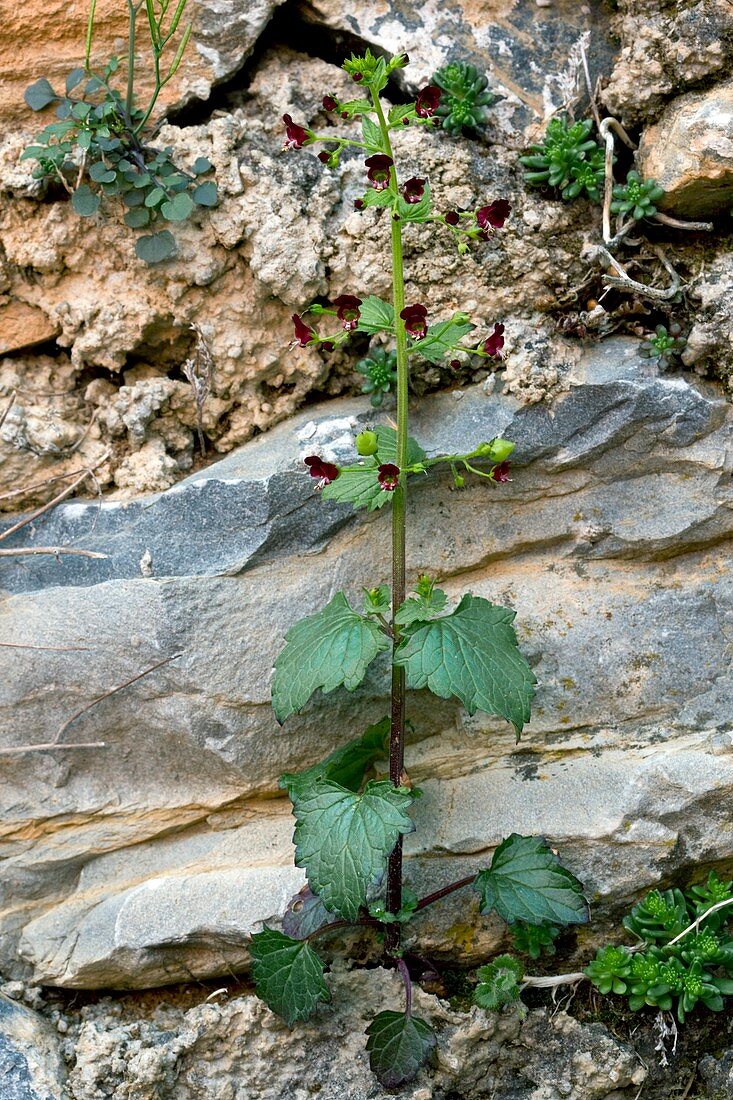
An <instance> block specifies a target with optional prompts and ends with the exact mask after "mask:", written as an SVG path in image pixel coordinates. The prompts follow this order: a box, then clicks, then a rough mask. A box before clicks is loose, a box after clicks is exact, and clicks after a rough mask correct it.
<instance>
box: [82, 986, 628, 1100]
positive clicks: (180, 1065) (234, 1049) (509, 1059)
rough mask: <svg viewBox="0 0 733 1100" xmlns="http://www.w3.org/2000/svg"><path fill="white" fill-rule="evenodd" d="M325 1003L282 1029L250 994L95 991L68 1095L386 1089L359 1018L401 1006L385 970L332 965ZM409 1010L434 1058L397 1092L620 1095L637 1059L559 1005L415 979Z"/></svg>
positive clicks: (593, 1098) (331, 1093)
mask: <svg viewBox="0 0 733 1100" xmlns="http://www.w3.org/2000/svg"><path fill="white" fill-rule="evenodd" d="M329 981H330V984H331V987H332V991H333V1003H332V1005H329V1006H328V1007H327V1008H325V1009H324V1010H322V1011H320V1012H319V1013H318V1014H317V1015H316V1016H315V1017H314V1018H313V1019H311V1020H310V1021H309V1022H308V1023H306V1024H298V1025H297V1026H296V1027H295V1028H294V1029H293V1030H292V1031H291V1030H289V1029H288V1028H287V1027H286V1026H285V1025H284V1024H283V1023H282V1021H281V1020H279V1019H277V1017H275V1016H274V1015H273V1014H272V1013H271V1012H270V1011H269V1009H267V1008H266V1007H265V1006H264V1005H263V1004H262V1002H261V1001H258V1000H256V999H255V998H254V997H251V996H249V997H248V996H240V997H233V998H231V999H224V1000H223V1001H222V1002H221V1003H217V1004H201V1005H198V1006H196V1007H194V1008H190V1009H188V1010H187V1011H185V1012H181V1011H180V1010H178V1009H176V1008H174V1007H173V1006H171V1007H166V1006H161V1007H160V1008H159V1009H157V1010H156V1011H155V1012H154V1013H153V1014H151V1015H149V1016H148V1017H147V1018H143V1019H140V1018H139V1016H138V1018H137V1019H135V1018H134V1017H133V1018H132V1019H131V1018H130V1016H131V1014H130V1013H129V1012H125V1013H123V1014H120V1013H119V1012H117V1014H116V1016H115V1017H112V1018H110V1014H109V1008H110V1006H109V1005H107V1004H105V1003H104V1002H102V1003H101V1004H99V1005H96V1006H90V1007H89V1008H88V1009H83V1010H82V1013H81V1026H80V1028H79V1030H78V1034H77V1035H75V1036H74V1038H73V1048H72V1049H73V1056H74V1062H75V1065H74V1068H73V1070H72V1072H71V1075H70V1079H69V1089H70V1095H71V1100H99V1098H100V1097H102V1096H105V1095H109V1092H108V1091H107V1090H109V1089H110V1088H113V1089H114V1093H113V1095H114V1097H115V1100H147V1098H148V1097H150V1096H155V1097H156V1100H221V1098H222V1097H228V1098H230V1100H280V1097H291V1096H292V1097H296V1096H297V1097H298V1098H299V1100H300V1098H302V1100H308V1098H310V1097H314V1096H318V1097H319V1100H389V1097H391V1096H393V1095H394V1093H393V1092H389V1093H388V1092H385V1090H384V1089H382V1088H381V1087H380V1086H379V1085H378V1084H377V1082H376V1081H375V1080H374V1078H373V1077H372V1075H371V1073H370V1071H369V1067H368V1060H367V1059H368V1056H367V1054H366V1052H365V1049H364V1048H365V1036H364V1030H365V1028H366V1026H367V1024H368V1023H369V1021H370V1020H371V1019H372V1018H373V1017H374V1016H375V1015H376V1013H377V1012H380V1011H382V1010H383V1009H394V1010H400V1009H401V1008H402V986H401V983H400V982H399V980H398V979H397V978H396V975H395V974H394V972H387V971H385V970H380V969H376V970H370V971H366V972H365V971H354V972H352V973H349V972H348V971H344V970H339V969H337V970H336V971H335V972H334V973H332V974H331V975H330V976H329ZM415 1013H416V1014H417V1015H419V1016H420V1017H422V1018H424V1019H426V1020H427V1021H429V1022H430V1024H431V1025H432V1026H433V1027H434V1028H435V1030H436V1031H437V1033H438V1044H439V1048H438V1051H437V1054H436V1062H435V1065H434V1066H433V1067H431V1068H427V1069H425V1070H423V1071H421V1073H420V1075H419V1077H418V1079H417V1080H416V1081H415V1082H414V1083H413V1084H411V1085H408V1086H406V1087H405V1088H404V1089H402V1090H401V1091H400V1096H403V1097H405V1100H428V1098H429V1097H432V1096H436V1097H438V1096H441V1097H442V1096H456V1097H458V1096H460V1097H461V1100H489V1098H491V1097H493V1098H495V1100H538V1098H539V1097H541V1098H542V1100H563V1098H565V1097H568V1096H572V1097H578V1098H580V1097H582V1098H583V1100H632V1098H633V1096H634V1093H635V1092H636V1091H637V1090H638V1087H639V1085H640V1084H641V1082H642V1081H643V1080H644V1076H645V1071H644V1069H643V1068H642V1066H641V1065H640V1063H639V1060H638V1058H637V1057H636V1055H635V1054H634V1052H633V1051H632V1050H631V1048H630V1047H629V1046H627V1044H625V1043H623V1042H621V1041H620V1040H618V1039H616V1038H615V1037H614V1036H612V1035H611V1034H610V1033H609V1032H608V1031H607V1030H606V1028H605V1027H603V1026H602V1025H598V1024H592V1025H581V1024H579V1023H578V1022H577V1021H576V1020H573V1019H572V1018H571V1017H569V1016H568V1015H567V1014H566V1013H564V1012H558V1013H557V1014H555V1015H553V1016H552V1018H548V1015H547V1014H546V1013H545V1012H544V1011H537V1012H531V1013H530V1014H529V1016H528V1017H527V1019H526V1020H525V1021H523V1022H520V1020H519V1019H518V1017H517V1016H515V1015H509V1016H496V1015H493V1016H489V1015H487V1014H486V1013H484V1012H482V1011H481V1010H480V1009H477V1008H474V1009H471V1011H470V1013H462V1012H457V1011H455V1010H453V1009H450V1008H449V1007H448V1005H447V1003H446V1002H445V1001H440V1000H438V999H437V998H436V997H432V996H430V995H428V994H427V993H424V992H423V991H422V990H420V989H416V991H415Z"/></svg>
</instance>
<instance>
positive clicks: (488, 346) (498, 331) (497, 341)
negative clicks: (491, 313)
mask: <svg viewBox="0 0 733 1100" xmlns="http://www.w3.org/2000/svg"><path fill="white" fill-rule="evenodd" d="M503 347H504V326H503V325H501V324H498V323H497V324H495V325H494V331H493V332H492V334H491V336H489V338H488V339H487V340H484V351H485V352H486V354H487V355H491V356H494V357H496V358H497V359H498V358H499V352H500V351H501V349H502V348H503Z"/></svg>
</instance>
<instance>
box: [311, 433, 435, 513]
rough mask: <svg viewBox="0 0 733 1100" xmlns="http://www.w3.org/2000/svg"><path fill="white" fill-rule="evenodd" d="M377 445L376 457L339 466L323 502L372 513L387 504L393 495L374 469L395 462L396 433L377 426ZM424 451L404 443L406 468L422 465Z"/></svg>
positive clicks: (325, 489)
mask: <svg viewBox="0 0 733 1100" xmlns="http://www.w3.org/2000/svg"><path fill="white" fill-rule="evenodd" d="M374 431H375V432H376V433H377V439H378V445H377V455H376V457H374V456H370V457H369V458H365V459H364V460H363V461H361V462H359V463H357V464H356V465H354V466H342V467H341V473H340V474H339V476H338V477H337V478H336V480H335V481H332V482H331V483H330V485H326V486H324V488H323V492H322V493H321V495H322V497H323V499H324V500H335V501H338V502H339V503H341V504H353V505H354V507H355V508H367V509H368V510H369V511H370V512H373V511H374V510H375V509H376V508H383V507H384V505H385V504H389V503H390V501H391V499H392V494H391V493H389V492H385V490H384V489H383V488H382V486H381V485H380V484H379V481H378V480H377V468H378V466H380V465H381V464H382V463H384V462H396V461H397V433H396V432H395V430H394V428H389V427H387V426H386V425H384V424H380V425H378V426H377V427H376V428H375V429H374ZM424 458H425V451H424V450H423V449H422V447H421V446H420V444H419V443H418V442H417V440H415V439H412V437H410V438H409V439H408V441H407V464H408V466H412V465H414V464H415V463H416V462H422V461H423V459H424Z"/></svg>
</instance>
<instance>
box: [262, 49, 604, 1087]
mask: <svg viewBox="0 0 733 1100" xmlns="http://www.w3.org/2000/svg"><path fill="white" fill-rule="evenodd" d="M406 63H407V58H406V57H405V56H399V57H395V58H392V59H391V60H389V61H387V60H385V59H383V58H381V57H380V58H376V57H374V56H373V55H372V54H371V53H370V52H369V51H367V53H366V54H365V55H364V56H363V57H352V58H351V59H350V60H348V61H346V62H345V63H344V68H345V70H346V72H347V73H349V74H350V75H351V77H352V79H353V81H354V83H355V84H357V85H358V87H359V91H360V93H361V96H362V98H359V99H356V100H353V101H349V102H347V103H339V102H338V101H337V100H336V98H335V97H334V96H332V95H327V96H326V97H325V99H324V106H325V107H326V109H327V110H330V111H333V112H338V114H340V115H341V116H343V117H345V118H346V119H352V118H354V117H355V116H357V115H358V116H360V117H361V135H360V138H359V139H357V138H351V137H349V138H345V137H333V136H332V135H331V134H326V135H318V134H315V133H313V132H312V131H311V130H309V129H307V128H306V127H303V126H300V125H299V124H298V123H296V122H294V121H293V119H292V118H291V117H290V116H289V115H285V116H284V122H285V127H286V142H285V147H286V148H288V149H301V148H302V147H303V146H310V145H314V144H315V143H324V144H325V145H326V148H325V149H324V150H323V151H322V152H320V153H319V154H318V156H319V159H320V160H321V161H323V163H325V164H328V165H333V164H335V163H337V162H338V158H339V156H340V154H341V152H342V150H343V149H344V148H346V147H349V148H355V149H358V150H360V151H361V155H362V156H363V158H364V166H365V169H366V185H367V186H366V190H365V192H364V194H363V196H362V197H361V198H359V199H357V200H356V207H357V209H359V210H364V209H366V208H368V207H370V206H376V207H379V208H382V209H384V210H385V212H386V216H385V223H383V224H385V229H387V226H388V227H389V229H388V234H389V238H390V241H391V258H392V300H391V301H384V300H383V299H381V298H379V297H377V296H375V295H373V294H365V293H364V292H363V291H362V292H360V294H359V295H357V294H355V293H343V294H340V295H339V296H338V297H336V298H335V299H334V301H333V303H332V308H329V307H324V306H321V305H316V306H311V308H310V311H309V312H310V315H311V316H313V317H320V318H325V319H326V321H327V323H328V327H329V329H330V331H328V332H326V333H325V334H323V335H320V334H318V333H317V331H316V329H315V328H314V327H313V325H312V324H311V323H309V321H310V318H309V321H308V322H306V321H305V320H304V319H303V317H302V316H300V315H298V314H295V315H294V317H293V323H294V326H295V339H294V344H298V345H301V346H302V347H315V348H318V347H324V346H327V347H334V346H336V345H339V344H343V343H344V342H345V341H346V340H348V339H349V336H350V334H351V333H353V332H359V333H365V334H367V335H376V334H378V333H381V334H383V335H384V336H386V337H387V339H388V340H393V341H394V345H395V356H396V371H397V417H396V420H397V426H396V430H395V429H393V428H392V427H389V426H386V425H379V426H376V427H375V428H374V430H368V431H363V432H361V433H360V434H359V435H358V436H357V438H356V452H357V460H356V461H355V462H354V463H353V464H350V465H346V466H341V467H340V466H338V465H336V464H335V463H334V462H331V461H328V460H327V459H326V458H324V457H323V456H320V455H317V454H314V455H310V456H308V457H307V458H306V459H305V462H306V465H307V467H308V470H309V472H310V475H311V477H313V478H314V479H315V480H316V482H317V485H316V487H317V488H318V489H320V490H321V492H322V495H323V497H324V498H326V499H328V500H337V501H344V502H350V503H351V504H353V505H354V506H355V507H356V508H366V509H368V510H373V509H377V508H381V507H383V506H385V505H389V506H391V510H392V515H391V520H392V582H391V585H390V584H386V583H382V580H383V578H368V579H365V580H366V583H365V586H364V600H363V605H362V606H357V607H352V606H351V604H350V603H349V602H348V600H347V598H346V596H345V595H344V593H343V592H338V593H336V595H335V596H334V597H333V598H332V599H331V600H330V602H329V603H328V604H327V605H326V607H324V608H323V610H321V611H319V612H317V613H316V614H313V615H308V616H307V617H306V618H304V619H302V620H301V621H300V622H298V623H296V624H295V626H293V627H292V628H291V629H290V631H289V632H288V634H287V637H286V645H285V648H284V649H283V650H282V652H281V653H280V654H279V656H278V657H277V660H276V662H275V675H274V680H273V686H272V702H273V708H274V711H275V715H276V717H277V719H278V721H279V722H280V723H282V722H285V721H287V719H288V718H290V716H291V715H293V714H295V713H297V712H298V711H300V710H301V709H302V708H303V707H304V706H305V704H306V703H307V702H308V700H309V699H310V697H311V696H312V695H313V693H314V692H316V691H317V690H318V689H319V688H320V689H321V690H322V691H323V692H324V693H325V692H330V691H333V690H334V689H336V688H339V687H345V688H346V689H347V690H351V691H353V690H354V689H355V688H356V687H358V685H359V684H360V683H361V682H362V680H363V679H364V677H365V675H366V672H367V669H368V667H369V665H370V664H371V662H372V661H373V660H374V658H375V657H377V655H378V654H380V653H385V654H389V658H390V662H391V713H390V715H389V716H388V717H385V718H384V719H382V720H381V721H380V722H378V723H376V724H375V725H373V726H371V727H370V728H369V729H368V730H367V731H366V732H365V733H364V734H363V736H361V737H359V738H357V739H356V740H353V741H350V742H349V743H348V744H345V745H343V746H342V747H340V748H338V749H337V750H336V751H335V752H334V753H332V754H331V756H329V757H328V758H327V759H326V760H324V761H322V762H321V763H319V764H316V765H314V766H313V767H311V768H309V769H308V770H307V771H304V772H301V773H298V774H289V775H284V776H283V777H282V779H281V785H282V786H284V787H285V788H287V791H288V794H289V796H290V798H291V800H292V803H293V815H294V818H295V834H294V842H295V862H296V864H297V865H298V866H299V867H302V868H304V869H305V872H306V876H307V880H308V886H307V888H305V890H304V891H303V892H301V894H300V895H299V897H298V898H297V899H294V902H293V903H291V907H290V910H289V912H288V913H287V914H286V919H285V920H284V922H283V929H284V931H282V932H280V931H278V930H275V929H272V928H267V927H266V928H265V929H264V930H263V931H262V932H259V933H257V934H255V935H254V936H253V937H252V947H251V949H252V956H253V960H254V965H253V975H254V980H255V983H256V988H257V992H258V993H259V995H260V996H261V997H262V998H263V999H264V1000H265V1002H266V1003H267V1004H268V1005H269V1006H270V1008H272V1009H273V1010H274V1011H275V1012H277V1013H279V1014H280V1015H281V1016H282V1018H283V1019H284V1020H285V1021H286V1022H287V1023H288V1024H289V1025H292V1024H293V1023H295V1021H297V1020H301V1019H304V1018H306V1017H307V1016H309V1015H310V1013H311V1012H313V1011H314V1009H315V1008H316V1007H317V1005H318V1004H319V1002H321V1001H327V1000H329V998H330V993H329V988H328V984H327V982H326V979H325V977H324V974H325V969H326V968H325V964H324V962H323V961H322V960H321V958H320V957H319V956H318V954H317V953H316V951H315V950H314V948H313V947H312V945H311V943H312V940H313V939H314V938H316V937H317V936H319V935H321V934H329V933H330V932H332V931H333V930H336V929H343V928H344V927H345V926H348V925H357V926H359V925H361V926H367V927H371V928H373V929H375V930H376V931H377V933H378V934H379V935H381V936H382V938H383V944H384V959H385V963H386V964H387V965H391V966H394V967H396V968H397V969H398V970H399V972H400V974H401V976H402V979H403V981H404V986H405V1010H404V1011H403V1012H396V1011H384V1012H380V1013H379V1014H378V1015H377V1017H376V1018H375V1019H374V1020H373V1021H372V1022H371V1023H370V1025H369V1027H368V1028H367V1035H368V1041H367V1050H368V1052H369V1056H370V1064H371V1067H372V1069H373V1071H374V1073H375V1074H376V1075H377V1077H378V1079H379V1080H380V1082H381V1083H382V1084H383V1085H384V1086H385V1087H387V1088H395V1087H398V1086H399V1085H401V1084H402V1083H404V1082H406V1081H409V1080H411V1079H412V1078H413V1077H414V1076H415V1074H416V1073H417V1071H418V1069H419V1068H420V1066H421V1065H422V1064H423V1063H424V1062H425V1061H426V1060H427V1059H428V1057H429V1055H430V1052H431V1051H432V1049H433V1047H434V1046H435V1044H436V1036H435V1034H434V1032H433V1030H432V1028H431V1027H430V1024H429V1023H428V1022H426V1021H424V1020H421V1019H419V1018H417V1017H416V1016H415V1015H414V1014H413V1011H412V985H411V979H410V970H409V966H408V961H407V960H408V959H409V955H407V956H406V957H403V950H402V928H403V926H404V924H405V923H406V922H407V921H409V920H411V919H412V918H413V917H414V916H415V915H416V914H418V913H419V912H420V911H422V910H423V909H424V908H426V907H427V906H429V905H432V904H433V903H435V902H437V901H439V900H440V899H441V898H444V897H446V896H447V895H449V894H451V893H453V891H455V890H458V889H460V888H462V887H470V888H472V889H473V890H475V891H476V892H477V893H478V895H479V899H480V908H481V912H482V913H485V914H488V913H491V912H496V913H497V914H498V915H499V916H500V917H501V918H502V919H503V920H505V921H506V922H507V923H508V924H510V925H515V924H516V923H517V922H519V921H522V922H524V923H525V924H526V925H527V926H537V927H538V928H543V927H545V926H546V925H570V924H576V923H581V922H583V921H586V920H587V919H588V907H587V904H586V901H585V898H584V897H583V891H582V887H581V884H580V883H579V882H578V880H577V879H576V878H574V877H573V875H572V874H571V873H570V872H569V871H568V870H566V869H565V868H564V867H563V866H561V864H560V863H559V861H558V858H557V856H556V855H555V854H554V853H553V852H552V851H551V850H550V848H549V847H548V846H547V844H546V843H545V841H544V840H543V839H542V838H540V837H532V836H520V835H518V834H517V833H513V834H512V835H511V836H509V837H508V838H506V839H505V840H503V841H502V842H501V844H500V845H499V846H498V848H497V849H496V851H495V853H494V856H493V859H492V861H491V865H490V866H489V867H487V868H485V869H483V870H481V871H479V872H478V874H474V875H470V876H469V877H468V878H465V879H462V880H461V881H459V882H454V883H451V884H450V885H447V886H443V887H442V888H440V889H437V890H435V891H434V892H432V893H430V894H428V895H427V896H425V897H422V898H418V897H416V896H415V894H414V893H412V892H411V891H409V890H407V889H406V888H405V887H404V884H403V866H402V841H403V837H404V836H405V835H406V834H408V833H410V832H412V831H413V828H414V825H413V823H412V821H411V819H410V810H411V808H412V805H413V803H414V801H415V799H416V798H417V797H418V795H419V791H418V790H416V789H415V788H414V787H413V786H412V784H411V782H410V779H409V776H408V773H407V771H406V770H405V724H406V716H405V695H406V688H413V689H419V688H428V689H429V690H430V691H432V692H433V693H434V694H435V695H437V696H439V697H440V698H443V699H447V698H453V697H455V698H457V699H458V700H459V701H460V702H461V703H462V704H463V706H464V707H465V708H466V710H467V711H468V712H469V714H474V713H475V711H476V710H479V709H480V710H483V711H486V712H488V713H489V714H493V715H498V716H501V717H503V718H504V719H505V720H506V721H508V722H510V723H511V724H512V725H513V727H514V729H515V731H516V734H517V736H519V733H520V731H521V730H522V727H523V726H524V724H525V723H526V722H527V721H528V720H529V717H530V704H531V701H532V697H533V692H534V684H535V677H534V675H533V674H532V671H531V669H530V667H529V665H528V663H527V661H526V659H525V658H524V656H523V655H522V653H521V652H520V650H519V647H518V644H517V638H516V635H515V632H514V628H513V626H512V620H513V619H514V612H513V611H511V610H509V609H508V608H505V607H499V606H496V605H494V604H492V603H490V602H489V601H488V600H486V599H484V598H483V597H480V596H474V595H472V594H471V593H467V594H465V595H464V596H463V597H462V598H461V600H460V602H459V603H458V605H457V607H455V608H453V609H452V610H449V609H448V597H447V595H446V593H445V592H443V591H441V590H440V589H439V588H437V587H435V584H434V581H433V579H432V578H430V577H428V576H422V577H420V578H419V579H418V581H417V584H416V587H415V590H414V592H413V593H412V594H411V595H408V594H407V590H406V568H405V502H406V498H407V493H408V484H409V479H410V478H411V477H412V476H414V475H417V474H421V475H424V474H425V473H426V471H428V470H430V469H432V468H433V467H437V466H440V465H446V466H447V467H448V469H449V470H450V471H451V473H452V475H453V479H454V483H455V485H456V486H458V487H460V486H461V485H462V484H463V483H464V481H465V477H466V476H467V475H474V476H476V477H478V478H480V479H481V480H482V481H484V482H487V483H489V484H490V485H492V486H493V487H495V486H496V483H500V482H504V481H507V480H508V461H507V460H508V458H509V455H510V454H511V452H512V451H513V449H514V444H513V443H511V442H508V441H507V440H505V439H492V440H487V441H483V442H479V443H478V444H477V445H476V446H474V447H473V448H471V449H470V450H468V451H467V452H465V453H463V454H451V455H441V456H438V457H433V458H428V456H427V455H426V453H425V451H424V450H423V448H422V447H421V446H420V444H419V443H418V442H417V441H416V440H414V439H412V438H411V437H410V435H409V433H408V364H409V360H410V357H411V356H413V355H420V356H422V357H423V358H425V359H428V360H429V361H431V362H433V363H441V362H443V361H444V360H446V359H451V358H452V357H453V356H454V355H455V354H456V353H467V352H470V353H471V354H474V355H478V356H481V357H484V358H494V357H496V356H497V355H498V354H499V352H500V350H501V346H502V344H503V336H502V332H503V326H501V325H495V326H494V328H493V331H492V332H491V334H490V335H489V336H487V337H486V338H485V339H484V340H483V341H482V342H480V343H479V344H478V346H475V337H474V345H473V346H468V345H465V344H463V343H462V341H463V340H464V339H465V338H466V337H467V336H468V335H469V333H471V332H472V331H473V329H474V327H475V326H474V325H473V323H472V322H471V320H470V319H469V317H468V316H467V315H466V314H465V313H454V314H453V316H452V317H450V318H448V319H447V320H433V319H431V318H430V317H429V310H428V307H427V306H426V305H424V304H423V303H421V302H414V301H411V302H406V301H405V285H404V276H403V233H404V232H405V230H409V229H410V228H411V227H412V226H414V225H424V224H426V223H430V224H433V225H435V226H439V227H442V228H444V229H446V230H447V231H449V232H451V233H453V234H454V239H455V240H456V242H457V244H458V246H459V248H460V249H461V250H465V249H466V248H467V247H468V242H469V241H472V240H486V239H489V238H490V237H491V236H492V234H493V233H494V232H495V230H497V229H498V228H500V227H501V226H503V225H504V222H505V219H506V218H507V217H508V216H509V212H510V210H509V204H508V203H507V202H506V201H504V200H503V199H498V200H495V201H494V202H491V203H489V204H487V205H484V206H481V207H479V208H478V209H475V210H471V211H469V212H464V213H463V214H460V215H459V214H458V212H456V211H448V212H447V213H445V214H440V213H436V212H435V211H434V208H433V202H432V198H431V193H430V187H429V184H428V182H427V180H426V179H422V178H417V177H412V178H410V179H406V180H403V179H402V178H401V177H400V176H399V174H398V171H397V166H396V163H395V152H394V149H393V146H392V138H393V134H394V133H395V132H399V131H400V130H402V128H403V126H404V125H405V123H407V124H409V125H425V126H433V125H434V124H435V119H436V112H437V109H438V106H439V103H440V89H438V88H437V87H434V86H430V87H427V88H425V89H423V90H422V91H421V92H420V94H419V95H418V97H417V100H416V102H414V103H411V104H408V105H400V106H396V107H392V108H391V109H389V110H387V109H386V108H385V105H384V104H383V102H382V99H381V98H380V92H381V91H382V90H383V88H384V87H385V85H386V84H387V81H388V78H389V76H390V74H391V73H392V72H393V71H394V70H395V69H397V68H400V67H402V66H404V65H405V64H406ZM383 756H388V758H389V778H388V779H376V780H375V779H368V780H367V779H366V773H367V771H368V770H369V769H370V768H371V766H372V764H373V763H374V761H375V760H377V759H379V758H380V757H383ZM524 939H525V940H526V941H527V942H528V943H530V945H531V950H532V951H533V952H534V951H536V950H538V949H540V948H541V946H543V945H544V946H548V942H547V941H548V937H547V936H546V934H544V933H542V932H540V933H539V934H538V936H537V937H534V938H533V937H529V939H528V937H527V936H526V934H525V937H524ZM550 942H551V940H550Z"/></svg>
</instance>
